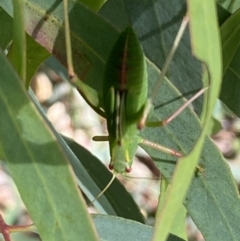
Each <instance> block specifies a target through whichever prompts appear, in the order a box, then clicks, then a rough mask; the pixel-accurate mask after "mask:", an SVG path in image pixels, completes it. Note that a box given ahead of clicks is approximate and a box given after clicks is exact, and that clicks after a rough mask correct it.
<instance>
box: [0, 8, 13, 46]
mask: <svg viewBox="0 0 240 241" xmlns="http://www.w3.org/2000/svg"><path fill="white" fill-rule="evenodd" d="M0 5H1V4H0ZM11 29H12V18H11V17H10V16H9V15H8V14H7V13H6V12H5V11H4V10H3V9H2V8H0V47H1V49H4V50H5V49H6V48H7V46H8V44H9V43H10V41H11V40H12V35H13V33H12V31H10V30H11Z"/></svg>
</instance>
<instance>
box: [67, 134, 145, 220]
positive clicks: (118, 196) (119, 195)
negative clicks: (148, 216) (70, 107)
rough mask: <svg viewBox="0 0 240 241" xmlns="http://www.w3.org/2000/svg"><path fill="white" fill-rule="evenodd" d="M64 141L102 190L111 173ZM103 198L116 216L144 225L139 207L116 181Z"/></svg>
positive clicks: (82, 150) (88, 155)
mask: <svg viewBox="0 0 240 241" xmlns="http://www.w3.org/2000/svg"><path fill="white" fill-rule="evenodd" d="M64 140H65V141H66V143H67V144H68V146H69V147H70V148H71V150H72V151H73V152H74V154H75V155H76V156H77V157H78V158H79V160H81V163H82V165H83V166H84V168H85V169H86V170H88V172H89V175H90V176H91V177H92V178H93V180H94V181H95V183H96V184H97V185H98V186H99V188H100V190H103V189H104V187H105V186H106V185H107V184H108V182H109V181H110V179H111V177H112V173H110V172H109V170H107V168H106V167H105V166H104V165H103V164H102V163H101V162H100V161H99V160H98V159H97V158H96V157H95V156H93V155H92V154H91V153H90V152H89V151H87V150H86V149H85V148H83V147H82V146H80V145H78V144H77V143H76V142H74V141H72V140H70V139H68V138H64ZM104 196H105V197H106V198H107V199H108V200H109V202H110V203H111V205H112V208H113V209H114V210H115V212H116V214H117V215H118V216H120V217H124V218H128V219H131V220H135V221H138V222H141V223H145V220H144V218H143V216H142V214H141V212H140V210H139V207H138V206H137V204H136V203H135V201H134V200H133V198H132V196H131V195H130V194H129V193H128V192H127V191H126V189H125V188H124V187H123V186H122V184H121V183H120V182H119V181H118V180H117V179H115V180H114V182H113V183H112V185H111V186H110V187H109V188H108V189H107V191H106V192H105V193H104ZM99 199H101V198H99ZM99 201H100V200H99Z"/></svg>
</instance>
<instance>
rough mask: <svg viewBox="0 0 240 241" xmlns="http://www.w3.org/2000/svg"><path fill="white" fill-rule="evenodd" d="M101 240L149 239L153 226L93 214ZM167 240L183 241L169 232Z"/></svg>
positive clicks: (129, 240) (146, 240)
mask: <svg viewBox="0 0 240 241" xmlns="http://www.w3.org/2000/svg"><path fill="white" fill-rule="evenodd" d="M93 220H94V223H95V226H96V229H97V231H98V234H99V236H100V238H101V240H105V241H122V240H124V241H133V240H138V241H150V240H151V237H152V235H153V228H152V227H150V226H148V225H143V224H141V223H138V222H135V221H131V220H127V219H123V218H119V217H113V216H106V215H93ZM167 241H184V240H183V239H180V238H178V237H176V236H175V235H172V234H170V235H169V238H168V240H167Z"/></svg>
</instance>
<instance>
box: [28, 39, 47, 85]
mask: <svg viewBox="0 0 240 241" xmlns="http://www.w3.org/2000/svg"><path fill="white" fill-rule="evenodd" d="M26 41H27V78H26V88H27V89H28V87H29V85H30V82H31V80H32V78H33V76H34V75H35V73H36V71H37V69H38V68H39V66H40V64H41V63H42V62H43V61H44V60H45V59H46V58H47V57H49V56H50V54H49V52H48V51H47V50H46V49H44V48H43V47H42V46H41V45H40V44H38V43H37V42H35V41H34V40H33V39H32V38H31V37H30V36H29V35H27V34H26Z"/></svg>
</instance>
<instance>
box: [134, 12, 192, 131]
mask: <svg viewBox="0 0 240 241" xmlns="http://www.w3.org/2000/svg"><path fill="white" fill-rule="evenodd" d="M188 21H189V19H188V16H187V15H186V16H185V17H184V18H183V20H182V23H181V26H180V28H179V30H178V33H177V36H176V38H175V40H174V42H173V45H172V48H171V50H170V52H169V54H168V56H167V59H166V61H165V63H164V65H163V68H162V71H161V74H160V77H159V79H158V81H157V82H156V84H155V86H154V88H153V91H152V93H151V95H150V97H149V98H148V100H147V103H146V105H145V108H144V111H143V115H142V118H141V119H140V121H139V123H138V128H139V129H143V128H144V126H145V124H146V122H147V117H148V115H149V113H150V111H151V109H152V107H153V100H154V99H155V98H156V96H157V94H158V90H159V88H160V86H161V83H162V82H163V80H164V78H165V75H166V73H167V70H168V68H169V65H170V63H171V61H172V59H173V56H174V54H175V52H176V50H177V48H178V45H179V43H180V40H181V38H182V36H183V33H184V31H185V29H186V27H187V24H188Z"/></svg>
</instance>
